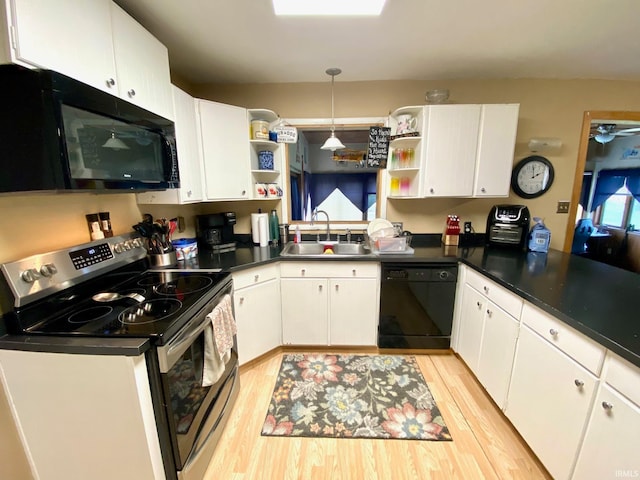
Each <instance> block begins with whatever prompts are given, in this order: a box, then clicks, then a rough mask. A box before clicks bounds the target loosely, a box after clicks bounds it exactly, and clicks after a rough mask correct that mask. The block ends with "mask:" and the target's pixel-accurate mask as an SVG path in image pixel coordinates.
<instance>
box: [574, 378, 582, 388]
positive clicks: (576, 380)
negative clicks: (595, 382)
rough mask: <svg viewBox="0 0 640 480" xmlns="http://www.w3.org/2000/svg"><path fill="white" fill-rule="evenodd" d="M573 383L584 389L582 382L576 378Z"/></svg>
mask: <svg viewBox="0 0 640 480" xmlns="http://www.w3.org/2000/svg"><path fill="white" fill-rule="evenodd" d="M573 383H575V384H576V387H578V388H581V387H584V382H583V381H582V380H580V379H578V378H576V379H575V380H574V381H573Z"/></svg>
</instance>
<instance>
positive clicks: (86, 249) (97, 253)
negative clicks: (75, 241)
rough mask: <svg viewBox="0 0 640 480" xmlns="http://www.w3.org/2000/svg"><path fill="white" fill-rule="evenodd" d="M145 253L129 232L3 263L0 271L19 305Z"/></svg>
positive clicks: (133, 259) (143, 246)
mask: <svg viewBox="0 0 640 480" xmlns="http://www.w3.org/2000/svg"><path fill="white" fill-rule="evenodd" d="M146 254H147V250H146V248H145V245H144V242H143V241H142V239H141V238H140V237H139V236H138V234H137V233H130V234H126V235H121V236H118V237H111V238H106V239H102V240H96V241H94V242H90V243H86V244H83V245H78V246H75V247H70V248H65V249H62V250H56V251H54V252H48V253H43V254H40V255H33V256H31V257H27V258H24V259H22V260H17V261H15V262H9V263H5V264H3V265H2V273H3V275H4V277H5V279H6V281H7V283H8V284H9V287H10V288H11V292H12V293H13V296H14V299H15V301H14V306H15V307H20V306H24V305H26V304H28V303H30V302H32V301H35V300H38V299H40V298H43V297H45V296H46V295H48V294H50V293H52V292H55V291H58V290H62V289H63V288H66V287H68V286H70V285H73V284H77V283H80V282H82V281H85V280H88V279H90V278H92V277H95V276H97V275H98V274H99V273H101V272H102V271H104V270H105V269H109V270H112V269H114V268H118V267H119V266H122V265H126V264H128V263H132V262H135V261H136V260H140V259H142V258H144V257H145V256H146Z"/></svg>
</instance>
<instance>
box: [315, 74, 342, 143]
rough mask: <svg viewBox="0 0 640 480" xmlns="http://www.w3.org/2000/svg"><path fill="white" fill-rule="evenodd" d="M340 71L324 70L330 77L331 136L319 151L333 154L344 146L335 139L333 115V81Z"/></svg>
mask: <svg viewBox="0 0 640 480" xmlns="http://www.w3.org/2000/svg"><path fill="white" fill-rule="evenodd" d="M341 73H342V70H340V69H339V68H328V69H327V70H326V74H327V75H331V136H330V137H329V138H327V141H326V142H324V145H322V146H321V147H320V149H321V150H331V151H332V152H335V151H336V150H340V149H341V148H344V145H343V144H342V142H341V141H340V140H338V138H337V137H336V133H335V131H336V126H335V118H334V114H333V81H334V78H335V76H336V75H340V74H341Z"/></svg>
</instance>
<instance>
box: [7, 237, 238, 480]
mask: <svg viewBox="0 0 640 480" xmlns="http://www.w3.org/2000/svg"><path fill="white" fill-rule="evenodd" d="M2 272H3V274H4V279H5V283H4V284H3V285H2V287H3V288H2V294H3V295H2V297H3V298H4V299H5V303H6V299H9V301H10V303H11V304H12V306H11V308H10V309H8V310H9V311H7V308H6V307H4V306H3V310H5V314H4V316H3V321H4V324H5V327H6V330H7V331H8V333H9V335H7V336H5V337H2V338H0V348H1V350H0V362H1V364H2V369H0V374H2V376H3V383H4V385H5V388H6V389H7V390H8V392H7V395H8V396H9V397H10V399H11V402H12V404H13V415H14V418H15V419H16V423H17V424H18V430H19V431H21V432H22V442H23V444H24V446H25V450H26V451H27V457H28V458H29V460H30V463H31V468H32V470H34V474H36V476H40V477H42V478H45V477H56V476H57V474H58V473H62V472H64V473H65V476H66V477H67V478H94V479H95V478H103V477H102V475H103V476H104V478H129V477H131V478H134V477H135V478H143V477H144V478H147V477H149V478H169V479H175V478H181V479H182V478H185V479H192V478H202V475H203V474H204V471H205V470H206V468H207V465H208V463H209V460H210V458H211V455H212V453H213V450H214V448H215V444H216V442H217V440H218V438H219V437H220V435H221V433H222V429H223V428H224V425H225V423H226V421H227V418H228V416H229V413H230V410H231V407H232V405H233V402H234V401H235V398H236V396H237V389H238V387H239V380H238V360H237V359H238V356H237V342H236V341H235V336H234V335H233V332H231V333H230V332H229V331H228V330H227V332H226V334H227V342H226V343H227V347H226V348H227V351H226V352H222V351H220V350H219V348H217V347H219V346H220V345H219V344H216V337H220V332H217V331H216V332H214V330H215V328H216V320H215V319H216V318H218V316H219V315H218V314H221V313H224V314H227V316H228V314H231V315H232V311H231V309H232V307H231V305H232V301H231V295H232V283H231V277H230V275H228V274H225V273H221V272H215V271H201V270H191V271H186V270H165V269H163V270H150V269H149V268H148V264H147V261H146V250H145V248H144V244H143V242H142V239H140V238H138V237H136V235H135V234H128V235H124V236H120V237H112V238H108V239H104V240H98V241H95V242H91V243H87V244H84V245H79V246H77V247H73V248H69V249H64V250H59V251H56V252H50V253H46V254H42V255H35V256H32V257H29V258H26V259H23V260H19V261H16V262H11V263H6V264H4V265H2ZM223 310H224V311H223ZM227 327H228V325H227ZM214 333H215V334H218V335H214ZM223 333H224V332H223ZM114 357H123V358H121V359H120V360H122V362H124V363H123V365H124V370H122V373H116V372H120V370H119V369H120V368H122V365H120V364H119V363H117V362H119V361H120V360H118V359H117V358H114ZM92 362H93V363H95V365H96V367H95V369H94V370H96V371H95V372H93V375H86V374H85V375H84V379H83V380H82V381H78V379H77V378H75V377H74V373H73V372H76V371H77V372H80V371H82V369H84V368H87V367H86V365H89V364H92ZM127 368H129V370H127ZM43 372H48V373H47V374H46V376H45V378H56V381H55V382H53V385H47V388H46V389H43V388H41V387H42V385H40V383H42V382H32V381H30V380H28V379H30V378H38V375H44V374H43ZM203 372H204V373H203ZM211 372H213V373H211ZM89 377H90V378H89ZM102 377H104V380H103V381H102V380H101V378H102ZM205 377H206V378H205ZM203 379H204V380H203ZM27 381H29V382H31V383H30V385H29V388H28V389H25V388H24V384H25V382H27ZM109 382H110V384H109ZM132 382H133V383H132ZM52 387H53V389H54V390H55V392H51V390H52ZM47 392H51V393H50V394H49V395H48V394H47ZM39 395H42V396H43V402H46V408H44V409H42V411H38V410H37V409H35V410H34V408H33V407H32V406H31V405H30V403H29V399H30V398H33V397H34V396H39ZM105 396H107V397H109V398H108V401H105ZM64 399H67V400H68V399H73V400H72V401H73V402H77V404H76V409H74V408H73V407H69V406H68V405H65V404H63V400H64ZM58 401H60V405H57V403H56V402H58ZM114 402H115V403H116V404H115V405H114V404H113V403H114ZM87 404H89V405H91V408H86V407H85V406H86V405H87ZM52 412H55V414H52ZM92 412H95V415H94V413H92ZM135 412H138V413H135ZM92 415H93V417H92ZM69 416H71V418H68V417H69ZM34 417H35V418H34ZM60 417H62V420H61V419H60ZM65 417H67V418H65ZM105 418H106V420H105ZM63 425H65V426H66V427H65V428H67V429H69V428H71V429H72V430H73V429H78V431H80V432H84V434H83V435H82V437H81V438H79V439H77V440H73V439H72V440H65V441H64V442H60V444H59V445H56V444H51V442H48V443H49V444H48V447H47V450H46V452H45V451H44V449H43V448H42V445H41V444H42V443H43V441H44V440H43V438H47V436H50V435H55V433H54V432H55V431H56V429H58V428H61V427H62V426H63ZM81 425H84V427H82V426H81ZM98 425H99V426H100V427H99V428H100V430H99V431H95V430H94V429H93V427H94V426H96V427H97V426H98ZM87 428H88V429H89V431H88V432H87V431H86V429H87ZM104 430H107V431H104ZM127 432H129V433H127ZM136 435H139V437H140V438H141V439H143V440H142V441H138V442H136V443H135V444H133V442H131V443H132V446H131V447H129V449H128V450H137V451H136V452H133V453H129V454H130V457H131V458H130V459H129V463H128V464H127V463H126V462H124V461H121V460H122V459H123V458H125V457H126V455H127V454H126V453H124V454H123V453H121V452H120V451H118V453H117V455H116V456H115V457H114V458H113V461H112V462H111V463H109V464H108V466H107V463H104V464H103V463H102V457H105V449H106V450H107V451H108V450H109V449H111V448H113V449H116V450H122V448H123V446H124V445H126V444H127V442H130V439H129V438H128V437H129V436H132V437H135V436H136ZM89 439H90V440H91V442H95V443H96V444H95V445H93V446H91V448H90V449H89V448H87V441H88V440H89ZM140 444H142V446H140ZM96 448H99V449H101V450H102V452H98V453H96V454H94V453H92V451H94V450H95V449H96ZM81 452H82V454H81ZM113 453H116V452H115V451H114V452H113ZM123 455H124V456H123ZM56 456H57V457H58V458H57V460H56V458H55V457H56ZM105 458H108V457H105ZM92 459H94V461H93V464H92ZM119 459H120V460H119ZM113 462H115V464H114V463H113ZM118 464H120V465H121V466H120V468H118V467H117V465H118ZM87 474H90V476H87ZM140 475H142V476H140Z"/></svg>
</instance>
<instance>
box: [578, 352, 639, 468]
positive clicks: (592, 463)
mask: <svg viewBox="0 0 640 480" xmlns="http://www.w3.org/2000/svg"><path fill="white" fill-rule="evenodd" d="M604 372H605V373H604V375H603V378H602V383H601V384H600V389H599V390H598V395H597V396H596V401H595V403H594V404H593V411H592V412H591V418H590V419H589V425H588V426H587V431H586V434H585V438H584V443H583V444H582V449H581V450H580V454H579V455H578V462H577V464H576V468H575V470H574V472H573V477H572V478H573V479H574V480H600V479H602V478H639V477H640V461H638V445H640V368H638V367H636V366H635V365H632V364H630V363H629V362H627V361H626V360H623V359H622V358H620V357H618V356H617V355H615V354H613V353H612V352H608V353H607V358H606V360H605V367H604Z"/></svg>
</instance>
